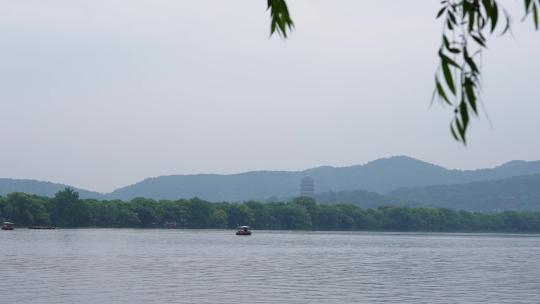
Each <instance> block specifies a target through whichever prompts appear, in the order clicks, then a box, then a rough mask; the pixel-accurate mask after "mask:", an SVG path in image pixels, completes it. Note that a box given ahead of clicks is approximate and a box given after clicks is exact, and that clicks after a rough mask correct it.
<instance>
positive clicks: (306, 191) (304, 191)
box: [300, 176, 315, 197]
mask: <svg viewBox="0 0 540 304" xmlns="http://www.w3.org/2000/svg"><path fill="white" fill-rule="evenodd" d="M314 195H315V182H314V181H313V179H312V178H311V177H309V176H306V177H304V178H303V179H302V183H301V184H300V196H309V197H313V196H314Z"/></svg>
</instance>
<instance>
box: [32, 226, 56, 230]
mask: <svg viewBox="0 0 540 304" xmlns="http://www.w3.org/2000/svg"><path fill="white" fill-rule="evenodd" d="M28 229H43V230H44V229H47V230H50V229H56V227H54V226H41V225H34V226H28Z"/></svg>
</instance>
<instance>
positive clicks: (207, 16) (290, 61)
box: [0, 0, 540, 192]
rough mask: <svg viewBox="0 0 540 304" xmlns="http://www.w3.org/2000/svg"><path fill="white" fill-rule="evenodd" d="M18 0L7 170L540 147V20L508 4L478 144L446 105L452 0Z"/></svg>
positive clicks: (476, 126) (469, 160) (0, 31)
mask: <svg viewBox="0 0 540 304" xmlns="http://www.w3.org/2000/svg"><path fill="white" fill-rule="evenodd" d="M289 2H290V10H291V13H292V16H293V17H294V20H295V22H296V30H295V31H294V33H293V34H292V35H291V37H290V39H289V40H287V41H284V40H282V39H280V38H278V37H273V38H269V17H268V13H267V12H266V11H265V9H266V1H264V0H227V1H224V0H197V1H179V0H129V1H128V0H47V1H43V0H2V1H1V2H0V139H1V148H0V151H1V152H0V153H1V154H0V155H1V157H0V176H1V177H12V178H32V179H40V180H49V181H54V182H62V183H67V184H71V185H74V186H77V187H83V188H88V189H91V190H98V191H102V192H104V191H110V190H112V189H114V188H117V187H120V186H123V185H126V184H130V183H134V182H137V181H139V180H141V179H143V178H145V177H149V176H158V175H165V174H188V173H201V172H204V173H232V172H241V171H246V170H257V169H284V170H297V169H304V168H308V167H314V166H319V165H334V166H345V165H352V164H361V163H365V162H367V161H370V160H373V159H376V158H380V157H386V156H392V155H409V156H412V157H416V158H420V159H422V160H425V161H429V162H433V163H437V164H440V165H443V166H446V167H449V168H478V167H488V166H495V165H498V164H500V163H502V162H505V161H508V160H512V159H526V160H533V159H540V136H539V131H540V119H539V113H540V100H539V99H540V85H539V84H538V83H539V79H540V76H539V74H540V59H539V55H538V54H540V33H536V32H534V31H533V30H532V25H531V22H530V20H529V21H528V22H526V23H524V24H522V23H521V22H520V18H521V16H522V10H521V7H520V5H522V4H521V2H522V1H517V0H516V1H513V0H509V1H503V2H504V3H505V5H506V6H507V7H508V9H509V10H510V12H512V13H517V15H516V17H515V18H514V19H515V21H514V38H512V37H510V36H508V37H503V38H500V37H493V39H492V40H491V41H490V42H489V47H490V49H489V51H488V52H486V54H485V56H484V58H483V65H484V68H483V71H484V73H485V77H484V94H483V99H484V103H485V105H486V108H487V110H488V112H489V116H490V119H491V121H492V122H493V126H490V124H489V122H488V120H486V118H485V117H482V118H481V119H479V120H474V121H473V122H472V128H471V132H470V134H469V140H470V143H469V145H468V146H467V147H463V146H462V145H460V144H458V143H456V142H455V141H454V140H453V139H452V138H451V135H450V133H449V122H450V118H451V115H452V113H451V111H449V109H448V108H444V107H442V106H440V105H438V104H436V105H434V106H433V107H432V108H431V109H429V102H430V98H431V93H432V89H433V75H434V70H435V68H436V64H437V57H436V50H437V47H438V46H439V44H440V33H441V24H440V22H439V21H436V20H435V14H436V12H437V9H438V5H439V4H438V2H439V1H433V0H423V1H420V0H419V1H360V0H332V1H330V0H326V1H323V0H289Z"/></svg>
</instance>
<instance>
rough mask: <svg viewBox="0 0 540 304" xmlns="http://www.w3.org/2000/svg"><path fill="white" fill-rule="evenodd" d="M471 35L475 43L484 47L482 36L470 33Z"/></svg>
mask: <svg viewBox="0 0 540 304" xmlns="http://www.w3.org/2000/svg"><path fill="white" fill-rule="evenodd" d="M471 37H472V39H474V41H476V43H478V44H479V45H481V46H482V47H484V48H485V47H486V42H485V41H484V40H485V39H484V38H483V37H479V36H476V35H472V34H471Z"/></svg>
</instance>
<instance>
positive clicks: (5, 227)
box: [2, 222, 14, 230]
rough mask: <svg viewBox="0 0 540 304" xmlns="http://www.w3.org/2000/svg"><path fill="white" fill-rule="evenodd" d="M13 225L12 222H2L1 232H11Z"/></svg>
mask: <svg viewBox="0 0 540 304" xmlns="http://www.w3.org/2000/svg"><path fill="white" fill-rule="evenodd" d="M13 226H14V224H13V223H12V222H4V223H3V224H2V230H13V229H14V227H13Z"/></svg>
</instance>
